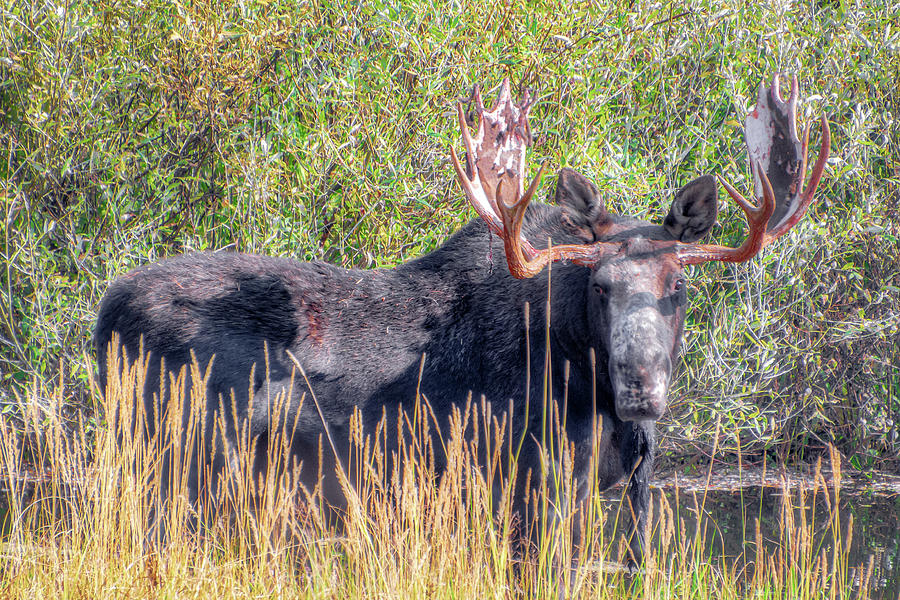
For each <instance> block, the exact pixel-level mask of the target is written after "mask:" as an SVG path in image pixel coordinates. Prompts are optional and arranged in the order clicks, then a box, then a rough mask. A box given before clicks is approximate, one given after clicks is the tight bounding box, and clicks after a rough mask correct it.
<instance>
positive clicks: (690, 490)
mask: <svg viewBox="0 0 900 600" xmlns="http://www.w3.org/2000/svg"><path fill="white" fill-rule="evenodd" d="M655 484H656V485H655V488H654V491H653V493H654V513H655V519H654V538H655V539H654V541H655V543H656V545H655V548H660V547H661V545H660V536H661V535H665V534H666V532H665V531H664V530H663V529H664V527H663V529H661V527H660V518H659V517H660V514H663V515H665V514H666V513H670V514H671V516H672V517H673V519H671V520H672V521H674V523H675V524H676V527H674V531H673V532H672V534H673V535H674V538H673V539H672V541H671V543H670V544H668V547H669V553H672V552H674V548H676V547H678V545H679V544H681V543H685V544H691V543H693V540H694V539H695V536H696V534H697V533H698V527H699V528H700V531H699V533H700V538H699V539H702V540H703V546H704V548H703V552H702V554H701V556H703V557H705V558H706V559H708V561H709V562H710V563H711V564H714V565H722V566H728V567H729V569H735V570H736V571H740V570H746V572H747V574H748V576H749V575H750V574H751V573H752V569H753V563H754V560H755V559H756V556H757V549H758V548H757V546H758V544H757V539H760V540H761V541H762V546H763V547H764V549H765V550H766V551H767V552H768V553H769V554H775V555H780V556H784V557H785V558H786V560H791V557H792V556H794V555H795V554H792V553H796V552H797V546H798V545H802V544H811V546H810V547H811V548H812V549H813V552H812V553H814V554H815V555H816V556H820V555H823V554H824V556H826V557H829V560H830V557H832V555H833V549H834V547H835V545H836V544H837V546H838V548H844V549H846V548H847V543H848V541H849V550H847V551H846V552H845V555H846V564H847V567H848V573H850V575H851V578H852V580H853V581H854V582H855V586H856V587H857V588H859V586H861V585H865V586H866V591H867V593H868V596H869V597H871V598H878V599H884V600H898V599H900V481H898V480H884V479H882V480H879V481H866V482H865V483H864V485H862V484H861V483H860V482H853V481H847V480H845V481H843V482H842V483H841V485H840V486H839V490H838V504H837V507H838V510H837V511H834V500H835V488H834V486H833V485H832V481H831V480H830V478H829V477H824V478H819V479H818V481H816V479H814V478H812V477H805V476H803V475H801V474H796V473H794V474H788V473H783V472H780V473H772V474H761V473H751V474H748V473H746V472H744V473H742V474H741V476H740V477H738V476H737V475H732V476H716V477H714V478H712V479H710V480H709V481H707V478H705V477H698V478H678V477H675V476H670V477H666V478H664V479H661V480H659V481H656V482H655ZM826 486H827V487H826ZM620 498H621V490H619V491H611V492H610V493H608V494H606V495H605V500H606V501H608V502H609V503H610V505H611V506H610V507H611V508H612V510H615V508H614V507H615V506H617V505H618V502H619V499H620ZM666 518H667V517H666V516H664V517H663V519H662V520H663V522H665V521H666ZM757 523H758V524H759V529H758V533H757ZM678 524H682V526H678ZM786 524H787V525H788V526H786ZM803 532H805V533H803ZM848 533H849V535H848ZM757 536H759V537H757ZM810 536H811V537H810ZM800 538H807V539H800ZM801 555H802V554H801ZM857 591H862V590H859V589H857Z"/></svg>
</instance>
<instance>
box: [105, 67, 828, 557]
mask: <svg viewBox="0 0 900 600" xmlns="http://www.w3.org/2000/svg"><path fill="white" fill-rule="evenodd" d="M797 100H798V86H797V80H796V77H795V78H793V81H792V87H791V92H790V96H789V97H788V98H787V100H784V99H782V97H781V93H780V91H779V79H778V76H777V75H776V76H775V78H774V79H773V82H772V84H771V85H770V86H768V87H767V86H765V85H760V89H759V98H758V101H757V104H756V107H755V108H754V109H753V111H752V112H751V113H750V115H749V116H748V117H747V122H746V141H747V146H748V151H749V158H750V165H751V169H752V172H753V176H754V182H755V197H756V202H755V203H752V202H748V201H747V200H745V199H744V198H743V197H742V196H741V195H740V194H739V193H738V192H737V191H736V190H735V189H734V188H733V187H732V186H731V185H729V184H728V183H727V182H725V181H724V180H722V185H723V186H724V187H725V189H726V190H727V191H728V194H729V195H730V196H731V197H732V198H733V199H734V200H735V202H737V204H738V205H740V207H741V208H742V209H743V211H744V213H745V214H746V218H747V221H748V225H749V232H748V233H747V237H746V240H745V241H744V242H743V243H742V244H741V245H740V246H739V247H737V248H731V247H724V246H718V245H708V244H699V243H697V240H699V239H701V238H703V237H704V236H705V235H706V234H707V233H708V232H709V231H710V228H711V227H712V226H713V223H714V222H715V219H716V214H717V185H716V179H715V178H714V177H712V176H709V175H706V176H701V177H699V178H697V179H695V180H693V181H691V182H690V183H688V184H687V185H686V186H684V187H683V188H682V189H681V190H679V191H678V192H677V193H676V194H675V196H674V198H673V200H672V204H671V207H670V208H669V212H668V215H667V216H666V218H665V221H664V222H663V224H662V225H655V224H652V223H649V222H646V221H642V220H637V219H633V218H629V217H622V216H618V215H615V214H613V213H611V212H609V211H608V210H607V208H606V207H605V206H604V202H603V199H602V197H601V194H600V193H599V192H598V190H597V188H596V187H595V186H594V184H593V183H591V182H590V181H589V180H588V179H587V178H586V177H585V176H584V175H582V174H580V173H578V172H577V171H574V170H572V169H568V168H565V169H562V170H561V172H560V173H559V176H558V180H557V183H556V188H555V200H556V203H555V205H547V204H540V203H530V200H531V198H532V196H533V195H534V193H535V191H536V189H537V187H538V183H539V181H540V176H541V174H540V172H539V173H538V175H537V176H536V177H535V178H534V180H533V182H532V183H531V184H530V185H529V186H528V188H527V189H525V186H524V178H525V170H526V168H525V149H526V146H527V145H528V143H529V141H530V133H529V128H528V122H527V118H528V112H529V109H530V108H531V106H532V104H533V100H532V99H531V98H529V96H528V94H527V93H526V94H525V95H524V98H523V99H522V101H521V102H519V103H516V102H514V101H513V100H512V98H511V95H510V90H509V83H508V81H504V82H503V84H502V85H501V88H500V92H499V97H498V100H497V102H496V104H495V106H494V109H493V110H492V111H487V110H486V109H485V107H484V105H483V102H482V99H481V96H480V94H479V93H478V91H477V89H476V92H475V94H474V101H475V104H476V107H475V108H476V109H477V114H478V129H477V133H476V134H475V135H474V137H473V135H472V134H471V132H470V131H469V128H468V126H467V123H466V119H465V116H464V109H463V106H462V104H460V105H459V107H458V108H459V121H460V127H461V129H462V138H463V142H464V145H465V150H466V153H465V156H464V158H463V160H462V161H460V159H459V158H458V156H457V154H456V152H455V151H453V149H452V148H451V157H452V162H453V165H454V167H455V169H456V173H457V175H458V178H459V181H460V183H461V184H462V187H463V189H464V191H465V195H466V196H467V197H468V199H469V201H470V202H471V203H472V204H473V205H474V207H475V208H476V210H477V212H478V214H479V216H480V218H477V219H475V220H473V221H472V222H470V223H469V224H468V225H466V226H465V227H463V228H462V229H461V230H460V231H458V232H457V233H456V234H454V235H453V236H452V237H451V238H450V239H449V240H448V241H447V242H446V243H445V244H444V245H443V246H441V247H440V248H438V249H436V250H434V251H433V252H431V253H430V254H427V255H425V256H422V257H420V258H417V259H415V260H412V261H409V262H407V263H405V264H401V265H400V266H398V267H396V268H391V269H372V270H357V269H343V268H338V267H336V266H333V265H330V264H327V263H324V262H318V261H311V262H299V261H296V260H292V259H288V258H275V257H269V256H258V255H251V254H240V253H231V252H218V253H196V254H188V255H185V256H180V257H177V258H173V259H170V260H164V261H161V262H158V263H153V264H149V265H145V266H142V267H139V268H137V269H135V270H133V271H131V272H130V273H128V274H126V275H124V276H122V277H120V278H119V279H117V280H116V281H115V282H114V283H113V284H112V285H111V286H110V287H109V290H108V292H107V294H106V296H105V298H104V300H103V302H102V305H101V307H100V311H99V316H98V319H97V326H96V332H95V343H96V350H97V358H98V364H99V372H100V382H101V385H103V386H105V385H106V382H107V377H108V376H109V375H110V373H109V370H110V368H109V366H108V365H118V364H120V363H119V360H120V359H121V358H123V357H129V359H130V360H133V359H134V357H136V356H138V355H139V354H140V353H143V355H144V356H145V357H146V359H147V362H146V367H145V368H146V378H145V387H144V390H143V401H142V402H141V401H140V400H138V401H137V402H136V407H137V408H138V410H143V411H144V413H143V414H144V417H145V418H144V423H145V424H144V426H143V432H142V433H140V434H138V435H143V436H145V437H152V436H154V435H156V433H157V432H158V430H160V429H161V424H162V423H163V422H164V421H165V419H166V418H167V415H168V414H169V412H170V410H171V408H172V407H171V405H172V404H174V402H173V401H172V400H171V398H172V397H173V396H172V395H171V394H170V393H169V392H167V386H166V378H165V377H162V376H161V375H162V373H164V372H172V373H176V372H178V371H180V370H182V369H184V368H185V367H188V366H190V365H191V364H199V365H200V368H201V370H204V369H205V371H204V373H205V377H204V380H205V387H206V389H205V404H203V410H204V411H205V414H206V415H207V416H208V417H209V418H213V417H215V418H220V419H222V421H223V422H224V423H225V426H224V428H223V431H224V433H222V434H220V435H221V437H222V438H223V439H222V440H220V441H221V442H222V443H218V444H215V443H214V440H213V437H214V434H213V433H211V432H212V431H213V430H214V429H215V428H213V427H207V428H206V429H205V431H206V433H205V434H204V435H205V438H204V439H203V440H202V441H201V445H202V446H203V448H199V449H198V447H191V448H192V449H191V450H188V451H189V452H198V450H203V449H205V452H202V453H201V454H202V455H203V456H204V458H203V459H199V458H195V459H192V460H189V461H188V462H187V463H186V464H189V465H190V469H191V471H190V473H189V476H188V489H189V492H190V496H191V500H192V501H195V502H198V503H200V504H203V503H204V502H214V500H215V499H213V498H210V497H209V496H210V495H211V494H212V492H211V490H213V489H215V486H214V485H211V482H210V481H207V480H206V478H208V477H213V478H216V477H221V476H222V475H224V474H227V473H228V472H229V469H230V466H229V465H230V464H231V461H232V457H230V456H229V453H230V452H234V451H236V450H235V449H237V448H239V447H241V448H248V447H254V448H256V449H257V450H261V451H260V452H259V454H258V456H257V458H256V459H255V460H256V462H255V466H254V468H255V469H256V470H257V471H259V472H261V471H264V470H265V469H267V468H270V465H267V464H266V462H265V460H264V459H260V457H264V456H266V453H265V451H264V450H265V445H266V443H267V441H268V440H269V439H270V436H271V434H272V433H274V432H271V431H269V428H270V427H273V426H274V427H281V428H285V427H293V428H294V430H293V431H292V432H291V433H292V435H291V440H292V441H291V445H290V454H291V456H292V457H293V458H294V459H296V461H297V463H298V464H300V465H301V466H300V469H301V473H300V474H299V480H300V481H301V482H302V483H303V485H309V486H313V485H316V484H317V483H320V484H321V485H322V490H323V496H324V498H325V500H326V501H327V502H328V503H329V504H331V505H333V506H341V505H342V504H343V503H344V502H345V498H344V497H343V492H342V490H341V487H340V485H338V483H337V480H336V479H335V476H334V474H333V473H332V474H329V469H330V468H333V467H334V466H335V465H336V464H339V462H337V461H340V460H341V459H344V460H345V459H346V457H340V456H337V457H336V456H333V454H334V453H330V452H324V453H323V452H322V451H321V450H320V448H321V447H322V446H321V445H320V443H321V441H320V440H321V437H322V436H323V434H330V436H332V439H333V440H334V448H337V449H341V448H347V447H348V436H349V429H348V423H349V420H350V418H351V414H353V413H354V411H358V415H360V417H361V419H362V422H363V424H364V426H366V427H374V424H375V423H376V422H377V421H379V420H380V419H382V417H383V416H384V415H385V414H392V411H396V410H398V409H399V408H400V407H401V406H402V405H403V403H406V404H407V406H408V405H409V404H410V403H411V402H413V401H414V400H415V399H416V398H418V397H420V396H421V397H423V398H426V399H427V400H428V402H429V404H430V409H431V410H432V411H433V414H434V418H435V419H436V421H439V422H440V421H446V420H447V419H449V418H450V415H451V413H452V411H453V409H454V406H459V405H460V404H463V403H465V402H466V401H467V398H480V399H482V401H483V402H485V403H487V404H489V405H490V407H491V410H492V413H493V414H495V415H499V414H505V413H507V411H510V410H512V412H513V413H514V414H512V415H510V425H511V428H512V431H513V432H514V433H515V435H516V436H517V437H518V436H521V437H522V438H523V439H525V443H524V445H523V447H521V448H520V453H519V454H518V459H517V460H518V462H517V465H516V467H517V468H518V470H519V471H518V472H519V473H526V472H530V475H531V476H539V475H540V474H541V472H542V462H541V457H540V453H541V448H540V447H539V445H540V442H539V440H541V435H540V434H539V429H540V427H541V426H542V425H541V422H540V419H541V414H542V411H541V410H540V407H539V406H538V407H531V410H528V408H529V407H528V406H527V404H526V403H541V402H549V403H550V404H551V405H553V406H555V408H556V409H557V410H559V411H560V412H564V413H565V414H566V420H565V425H564V427H565V433H566V435H567V437H568V440H569V442H570V444H571V447H573V448H574V449H575V451H574V455H573V457H572V460H573V465H574V469H573V471H574V478H575V480H576V489H577V491H578V492H577V495H578V496H579V498H580V499H582V500H583V499H584V497H585V496H587V491H588V485H587V482H588V481H589V479H590V476H591V475H593V477H595V482H596V484H597V487H599V488H601V489H602V488H606V487H609V486H612V485H613V484H615V483H617V482H619V481H620V480H622V479H623V478H628V496H627V497H628V499H629V500H630V504H631V509H633V514H634V515H635V517H634V518H633V521H635V522H634V523H633V524H632V527H633V535H632V537H631V539H632V542H631V549H632V553H633V557H634V558H635V559H636V560H637V561H640V560H641V556H642V555H643V553H644V551H645V544H646V535H647V529H648V523H647V520H648V507H649V501H650V492H649V481H650V476H651V471H652V468H653V456H654V450H655V447H656V433H655V421H656V420H657V419H659V418H660V416H661V415H662V414H663V413H664V411H665V409H666V403H667V394H668V388H669V384H670V380H671V377H672V371H673V365H674V364H675V361H676V359H677V358H678V354H679V347H680V340H681V335H682V330H683V326H684V318H685V309H686V306H687V289H686V282H685V274H684V268H685V266H686V265H696V264H700V263H703V262H706V261H726V262H742V261H747V260H749V259H751V258H752V257H753V256H755V255H756V254H757V253H758V252H759V251H760V249H761V248H763V247H764V246H766V245H767V244H769V243H771V242H773V241H774V240H776V239H778V238H779V237H781V236H782V235H784V234H785V233H786V232H787V231H788V230H790V229H791V227H793V226H794V225H795V224H796V223H797V222H798V221H799V220H800V219H801V218H802V217H803V215H804V213H805V212H806V210H807V207H808V206H809V205H810V202H811V201H812V199H813V195H814V192H815V190H816V186H817V185H818V183H819V180H820V179H821V176H822V173H823V169H824V166H825V163H826V160H827V158H828V154H829V147H830V134H829V129H828V124H827V121H826V120H825V119H824V118H822V121H821V122H822V139H821V149H820V152H819V155H818V159H817V160H816V163H815V165H814V167H813V169H812V174H811V176H810V179H809V182H808V184H806V185H805V186H804V179H805V173H806V167H807V164H806V157H807V146H808V134H809V128H807V129H806V130H805V131H804V132H803V135H802V141H801V139H800V137H798V133H797V126H796V106H797ZM542 171H543V168H541V172H542ZM493 235H496V236H498V237H499V238H500V239H502V253H503V255H505V257H506V262H507V265H508V269H507V268H503V267H502V266H498V265H496V264H494V261H493V258H492V257H494V256H496V258H497V259H498V260H497V262H499V258H500V256H501V251H500V249H499V247H497V245H496V244H494V245H493V246H492V243H491V238H492V236H493ZM492 251H493V254H492ZM550 263H558V264H555V265H554V266H553V267H552V268H550V269H548V268H546V267H547V266H548V265H549V264H550ZM542 272H547V273H548V275H547V276H546V277H537V275H538V274H540V273H542ZM548 286H549V287H548ZM548 290H549V291H548ZM548 298H549V300H548ZM526 303H527V304H528V305H529V306H530V307H531V318H530V319H526V318H525V317H524V312H525V311H524V310H523V307H524V306H525V305H526ZM546 307H549V310H550V311H551V312H552V320H551V321H550V323H549V327H546V326H547V322H548V321H547V319H548V317H549V315H547V314H545V311H546V310H547V308H546ZM114 333H115V334H116V336H115V337H114ZM114 339H118V340H119V345H118V347H116V348H113V347H112V346H111V345H110V344H111V341H112V340H114ZM123 348H124V352H122V349H123ZM423 357H424V358H423ZM111 359H113V360H111ZM545 361H546V363H545ZM263 365H265V368H263ZM531 365H545V366H546V371H544V370H543V369H542V371H541V372H542V373H544V372H545V373H546V374H547V375H546V377H549V379H550V381H549V384H550V385H549V386H548V388H547V389H550V390H552V392H550V393H551V394H552V396H551V397H550V398H549V399H547V398H546V397H545V396H544V392H543V390H544V385H545V381H544V376H541V374H540V373H539V374H538V375H536V376H531V373H530V370H529V369H532V368H537V367H531ZM298 366H300V367H302V370H303V377H300V376H298V375H297V367H298ZM116 368H120V367H116ZM201 385H202V383H201ZM191 386H192V381H191V377H190V374H189V373H188V376H187V380H186V383H185V390H184V394H183V398H190V396H191V393H190V392H191ZM563 390H565V393H563ZM105 391H106V390H105V388H104V393H105ZM194 391H195V392H196V390H194ZM285 391H290V392H291V393H290V394H289V397H291V398H293V399H295V400H294V402H296V403H297V404H296V405H295V406H293V408H292V407H288V412H287V414H288V415H289V417H288V418H287V419H281V420H277V421H273V420H272V419H271V414H270V409H271V398H272V397H274V395H276V393H278V392H285ZM310 392H311V393H313V394H314V395H315V398H316V400H317V402H316V404H315V405H313V403H311V402H305V403H302V404H301V403H300V402H299V399H301V398H303V397H306V395H307V394H308V393H310ZM283 396H284V395H283V394H282V396H281V397H283ZM563 404H565V406H563ZM292 409H293V411H294V412H293V413H291V410H292ZM273 422H275V423H277V424H276V425H272V423H273ZM596 423H600V424H601V425H600V426H594V425H595V424H596ZM592 424H594V425H592ZM239 432H246V435H248V436H250V437H251V438H252V440H251V443H252V445H251V446H248V445H246V444H245V445H241V444H240V443H239V442H240V440H239V439H238V437H239ZM526 434H527V435H526ZM336 452H337V454H340V452H341V450H336ZM592 453H595V454H594V456H596V457H599V460H594V461H593V462H592V461H591V460H590V458H591V456H592ZM323 454H324V456H323ZM197 456H200V454H198V455H197ZM171 459H172V457H171V456H169V457H162V458H161V460H162V461H163V462H164V463H167V462H168V461H171ZM200 462H202V463H203V464H198V463H200ZM164 466H165V465H164ZM204 467H205V468H204ZM438 468H440V464H438ZM591 468H593V469H594V473H593V474H592V473H590V469H591ZM320 469H321V470H320ZM204 473H206V475H204ZM162 494H163V496H165V494H166V492H165V491H163V492H162ZM163 500H165V497H163ZM626 512H629V511H626Z"/></svg>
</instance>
